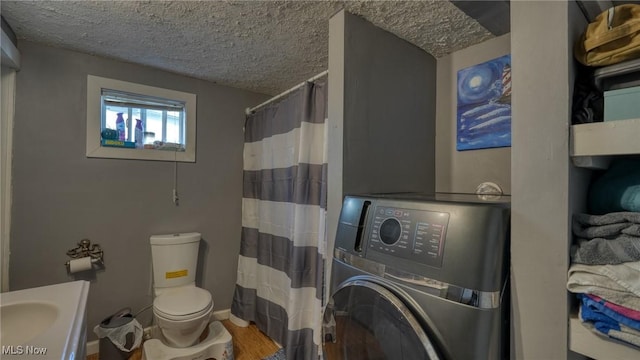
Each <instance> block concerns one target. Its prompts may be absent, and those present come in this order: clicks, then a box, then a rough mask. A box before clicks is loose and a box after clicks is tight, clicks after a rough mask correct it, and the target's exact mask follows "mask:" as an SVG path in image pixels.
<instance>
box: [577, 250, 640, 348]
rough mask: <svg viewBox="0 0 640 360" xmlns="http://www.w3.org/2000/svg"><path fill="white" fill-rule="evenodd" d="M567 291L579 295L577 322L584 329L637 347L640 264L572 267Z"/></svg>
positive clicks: (639, 329)
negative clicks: (578, 317) (578, 320)
mask: <svg viewBox="0 0 640 360" xmlns="http://www.w3.org/2000/svg"><path fill="white" fill-rule="evenodd" d="M567 289H568V290H569V291H571V292H573V293H577V294H578V298H579V299H580V301H581V306H580V319H581V320H582V323H583V324H584V325H585V326H586V327H587V328H589V329H591V330H592V331H594V332H596V333H598V334H599V335H602V336H607V337H610V338H613V339H616V340H620V341H624V342H627V343H629V344H632V345H635V346H638V347H640V261H634V262H625V263H622V264H616V265H585V264H575V263H574V264H572V265H571V267H570V268H569V280H568V281H567Z"/></svg>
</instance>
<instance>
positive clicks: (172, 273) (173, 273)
mask: <svg viewBox="0 0 640 360" xmlns="http://www.w3.org/2000/svg"><path fill="white" fill-rule="evenodd" d="M188 274H189V271H187V269H183V270H178V271H167V273H166V274H165V278H166V279H175V278H179V277H183V276H187V275H188Z"/></svg>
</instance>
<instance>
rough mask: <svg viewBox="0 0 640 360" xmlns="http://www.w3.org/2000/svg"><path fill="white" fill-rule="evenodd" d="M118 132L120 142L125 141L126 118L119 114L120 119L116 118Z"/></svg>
mask: <svg viewBox="0 0 640 360" xmlns="http://www.w3.org/2000/svg"><path fill="white" fill-rule="evenodd" d="M116 131H117V132H118V140H120V141H125V140H126V134H125V124H124V118H123V117H122V113H118V117H117V118H116Z"/></svg>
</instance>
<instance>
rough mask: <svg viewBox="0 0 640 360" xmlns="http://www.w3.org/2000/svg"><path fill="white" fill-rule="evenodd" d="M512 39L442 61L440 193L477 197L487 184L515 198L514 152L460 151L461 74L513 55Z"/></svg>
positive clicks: (438, 134) (504, 38) (438, 124)
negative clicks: (476, 194) (512, 188)
mask: <svg viewBox="0 0 640 360" xmlns="http://www.w3.org/2000/svg"><path fill="white" fill-rule="evenodd" d="M510 41H511V40H510V35H509V34H506V35H502V36H499V37H496V38H493V39H491V40H488V41H485V42H483V43H480V44H477V45H474V46H470V47H468V48H466V49H463V50H460V51H456V52H454V53H452V54H450V55H447V56H444V57H441V58H439V59H438V76H437V91H436V99H437V100H436V108H437V110H436V191H437V192H447V193H451V192H452V193H475V190H476V187H477V186H478V185H479V184H480V183H482V182H485V181H491V182H494V183H496V184H498V185H500V187H502V190H503V191H504V193H505V194H511V148H509V147H506V148H495V149H481V150H468V151H457V150H456V109H457V86H456V84H457V76H458V70H461V69H464V68H467V67H469V66H472V65H476V64H480V63H483V62H486V61H489V60H492V59H495V58H497V57H500V56H503V55H507V54H509V51H510V47H511V43H510Z"/></svg>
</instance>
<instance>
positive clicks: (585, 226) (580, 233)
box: [571, 212, 640, 265]
mask: <svg viewBox="0 0 640 360" xmlns="http://www.w3.org/2000/svg"><path fill="white" fill-rule="evenodd" d="M572 227H573V233H574V234H575V235H576V236H577V237H578V241H577V246H575V247H574V248H573V249H572V255H571V259H572V261H573V262H574V263H578V264H589V265H604V264H621V263H625V262H632V261H639V260H640V213H636V212H617V213H609V214H605V215H589V214H577V215H575V216H574V217H573V226H572Z"/></svg>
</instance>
